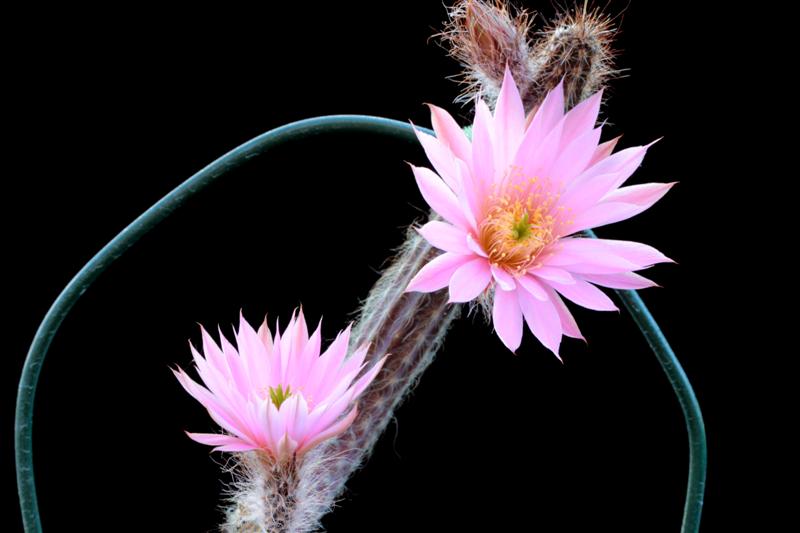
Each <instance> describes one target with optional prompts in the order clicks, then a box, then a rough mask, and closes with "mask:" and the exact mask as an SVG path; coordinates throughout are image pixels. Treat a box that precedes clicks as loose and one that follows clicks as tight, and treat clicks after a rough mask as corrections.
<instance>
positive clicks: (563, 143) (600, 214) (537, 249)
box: [406, 69, 673, 357]
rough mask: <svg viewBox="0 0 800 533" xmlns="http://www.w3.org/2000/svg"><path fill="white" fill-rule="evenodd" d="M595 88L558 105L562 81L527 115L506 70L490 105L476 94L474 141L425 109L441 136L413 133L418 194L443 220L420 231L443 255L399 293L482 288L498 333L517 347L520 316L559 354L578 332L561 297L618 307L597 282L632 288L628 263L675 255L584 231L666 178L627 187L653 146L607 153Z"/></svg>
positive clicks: (441, 114) (460, 296) (637, 279)
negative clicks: (419, 158)
mask: <svg viewBox="0 0 800 533" xmlns="http://www.w3.org/2000/svg"><path fill="white" fill-rule="evenodd" d="M601 97H602V96H601V92H597V93H595V94H594V95H592V96H591V97H590V98H588V99H586V100H584V101H583V102H581V103H580V104H578V105H577V106H575V107H574V108H573V109H571V110H570V111H569V112H566V113H565V112H564V108H565V104H564V91H563V86H562V84H561V83H559V84H558V86H556V87H555V88H554V89H553V90H551V91H549V92H548V93H547V96H546V97H545V98H544V100H543V101H542V103H541V105H540V106H539V107H538V108H537V110H536V111H535V112H534V113H533V114H532V115H529V116H528V117H526V115H525V111H524V109H523V104H522V101H521V99H520V96H519V92H518V90H517V87H516V85H515V83H514V80H513V79H512V76H511V74H510V72H509V71H508V69H506V73H505V78H504V80H503V85H502V88H501V90H500V94H499V96H498V98H497V104H496V106H495V112H494V114H492V112H491V111H490V110H489V107H488V106H487V104H486V103H485V102H483V101H482V100H478V101H477V108H476V113H475V121H474V124H473V126H472V138H471V139H469V138H468V137H467V136H466V135H465V133H464V131H463V130H462V129H461V128H460V127H459V126H458V125H457V124H456V122H455V120H454V119H453V118H452V117H451V116H450V115H449V114H448V113H447V112H446V111H444V110H443V109H440V108H438V107H435V106H431V114H432V122H433V128H434V130H435V132H436V137H433V136H430V135H427V134H425V133H423V132H420V131H417V136H418V138H419V140H420V142H421V144H422V146H423V148H424V149H425V153H426V155H427V156H428V159H429V160H430V162H431V164H432V166H433V168H434V169H435V170H436V172H434V171H433V170H429V169H427V168H421V167H413V166H412V169H413V172H414V175H415V177H416V181H417V185H418V186H419V189H420V192H421V193H422V196H423V198H424V199H425V201H426V202H427V203H428V204H429V205H430V207H431V208H432V209H433V210H434V211H435V212H436V213H437V214H438V215H439V216H440V217H441V218H442V219H443V220H432V221H430V222H428V223H427V224H425V225H424V226H422V227H421V228H419V232H420V233H421V234H422V236H423V237H424V238H425V239H426V240H427V241H428V242H430V243H431V245H432V246H434V247H436V248H438V249H440V250H442V251H443V252H444V253H442V254H441V255H439V256H437V257H435V258H434V259H433V260H431V261H430V262H429V263H427V264H426V265H425V266H424V267H423V268H422V269H421V270H420V271H419V272H418V273H417V274H416V276H415V277H414V278H413V279H412V280H411V282H410V283H409V286H408V288H407V289H406V290H408V291H421V292H432V291H436V290H439V289H443V288H445V287H448V288H449V291H450V301H451V302H468V301H471V300H474V299H476V298H479V297H482V296H485V297H491V298H493V300H492V322H493V325H494V328H495V331H496V332H497V334H498V336H499V337H500V339H501V341H502V342H503V343H504V344H505V345H506V346H507V347H508V348H509V349H510V350H512V351H515V350H516V349H517V348H518V347H519V345H520V343H521V339H522V332H523V321H524V322H526V323H527V324H528V327H529V328H530V329H531V331H532V332H533V334H534V335H535V336H536V337H537V338H538V339H539V341H540V342H541V343H542V344H543V345H544V346H546V347H547V348H549V349H550V350H551V351H552V352H553V353H554V354H555V355H556V356H557V357H558V350H559V345H560V342H561V338H562V335H568V336H570V337H576V338H583V337H582V335H581V333H580V330H579V329H578V325H577V324H576V322H575V320H574V318H573V316H572V314H571V313H570V311H569V309H568V308H567V307H566V305H565V304H564V301H563V300H562V298H566V299H567V300H569V301H571V302H573V303H575V304H578V305H580V306H583V307H586V308H589V309H594V310H598V311H609V310H616V309H617V308H616V306H615V305H614V303H613V302H612V301H611V300H610V299H609V297H608V296H607V295H606V294H604V293H603V292H602V291H601V290H600V289H598V288H597V286H598V285H599V286H601V287H610V288H620V289H639V288H643V287H649V286H653V285H654V283H653V282H651V281H650V280H648V279H646V278H644V277H643V276H641V275H639V274H636V273H635V271H637V270H641V269H644V268H647V267H649V266H651V265H654V264H656V263H661V262H665V261H670V259H668V258H667V257H665V256H664V255H663V254H661V253H660V252H659V251H657V250H656V249H654V248H652V247H650V246H647V245H645V244H640V243H636V242H630V241H621V240H609V239H589V238H584V237H582V236H581V234H580V232H581V231H583V230H586V229H590V228H595V227H598V226H603V225H606V224H611V223H613V222H617V221H620V220H625V219H627V218H630V217H632V216H634V215H636V214H638V213H641V212H642V211H644V210H646V209H647V208H649V207H650V206H652V205H653V204H654V203H655V202H656V201H658V200H659V199H660V198H661V197H662V196H664V194H666V192H667V191H668V190H669V189H670V187H672V185H673V183H646V184H642V185H632V186H624V187H623V186H622V185H623V184H624V183H625V181H626V180H627V179H628V178H629V177H630V176H631V174H632V173H633V172H634V170H636V168H637V167H638V166H639V165H640V163H641V161H642V159H643V158H644V155H645V152H646V151H647V149H648V148H649V146H650V145H647V146H636V147H633V148H628V149H625V150H622V151H619V152H617V153H612V152H613V150H614V147H615V144H616V139H615V140H611V141H608V142H605V143H602V144H601V143H600V136H601V131H602V128H601V127H595V124H596V122H597V115H598V112H599V109H600V102H601Z"/></svg>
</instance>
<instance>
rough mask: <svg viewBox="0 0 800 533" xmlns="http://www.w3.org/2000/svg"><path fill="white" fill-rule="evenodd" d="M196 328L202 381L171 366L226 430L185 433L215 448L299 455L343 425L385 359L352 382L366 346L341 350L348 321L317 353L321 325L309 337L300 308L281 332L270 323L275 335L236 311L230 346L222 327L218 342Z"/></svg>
mask: <svg viewBox="0 0 800 533" xmlns="http://www.w3.org/2000/svg"><path fill="white" fill-rule="evenodd" d="M321 325H322V322H321V321H320V326H321ZM201 331H202V337H203V353H204V355H205V357H203V356H201V355H200V354H199V353H198V352H197V350H195V348H194V346H192V345H191V344H190V345H189V346H190V348H191V350H192V355H193V356H194V362H195V367H196V368H197V372H198V374H200V378H201V379H202V381H203V383H204V384H205V385H206V387H207V388H205V387H202V386H200V385H199V384H198V383H196V382H195V381H193V380H192V379H191V378H190V377H189V376H188V375H187V374H186V373H185V372H184V371H183V370H181V369H180V368H179V369H178V370H177V371H174V373H175V376H176V377H177V378H178V381H180V383H181V385H183V388H184V389H186V392H188V393H189V394H191V395H192V397H193V398H194V399H195V400H197V401H198V402H200V403H201V404H202V405H203V407H205V408H206V409H208V414H209V415H211V418H212V419H213V420H214V422H216V423H217V424H219V425H220V426H221V427H222V429H224V430H225V431H226V432H227V433H225V434H214V433H187V434H188V435H189V437H191V438H192V439H194V440H196V441H197V442H200V443H202V444H208V445H210V446H216V447H215V448H214V451H225V452H244V451H248V450H263V451H265V452H267V453H268V454H270V456H272V457H273V458H274V459H275V460H278V461H282V460H285V459H288V458H290V457H292V456H296V457H297V458H299V457H301V456H302V455H303V454H304V453H305V452H307V451H308V450H309V449H311V448H312V447H314V446H315V445H317V444H319V443H320V442H322V441H324V440H326V439H330V438H332V437H335V436H336V435H338V434H340V433H341V432H343V431H344V430H345V429H347V428H348V426H350V424H351V423H352V422H353V420H354V419H355V417H356V414H357V412H358V411H357V407H356V406H354V405H353V406H352V408H351V407H350V406H351V405H352V404H353V402H354V400H355V399H356V398H357V397H358V396H359V394H361V392H362V391H363V390H364V389H365V388H366V387H367V385H369V384H370V382H371V381H372V380H373V378H374V377H375V376H376V375H377V373H378V371H379V370H380V369H381V366H382V365H383V361H384V360H385V357H384V358H383V359H381V360H380V361H379V362H378V363H376V364H374V365H373V366H372V368H370V369H369V370H368V371H367V372H365V373H364V374H363V375H362V376H361V377H360V378H359V379H358V380H356V381H355V383H353V380H354V379H355V378H356V376H358V375H359V374H360V373H361V371H362V370H363V369H364V367H365V366H366V365H365V363H364V358H365V357H366V354H367V349H368V346H366V345H365V346H361V347H360V348H358V349H357V350H356V351H355V353H353V354H352V355H351V356H350V357H346V355H347V346H348V342H349V341H350V327H349V326H348V328H347V329H345V330H344V331H343V332H340V333H339V335H338V336H337V337H336V339H335V340H334V341H333V342H332V343H331V345H330V346H329V347H328V349H327V350H326V351H325V353H323V354H322V355H320V343H321V339H320V327H319V326H318V327H317V330H316V331H314V333H313V334H312V335H311V336H310V337H309V335H308V328H307V326H306V322H305V318H304V317H303V311H302V310H301V311H300V314H299V316H294V315H293V316H292V319H291V320H290V321H289V325H288V326H286V329H285V330H284V331H283V335H282V336H281V334H280V333H279V332H278V327H277V325H276V327H275V339H273V338H272V335H271V334H270V331H269V329H268V327H267V323H266V321H265V322H264V324H262V325H261V327H260V328H259V330H258V332H256V331H255V330H254V329H253V328H252V327H251V326H250V324H248V323H247V321H245V319H244V317H240V320H239V331H238V332H235V338H236V345H237V348H234V347H233V346H232V345H231V343H230V342H228V340H227V339H226V338H225V337H224V336H223V335H222V333H221V332H220V342H221V345H222V347H220V346H218V345H217V343H216V342H214V340H213V339H212V338H211V336H210V335H209V334H208V333H207V332H206V331H205V330H204V329H202V328H201ZM295 454H296V455H295Z"/></svg>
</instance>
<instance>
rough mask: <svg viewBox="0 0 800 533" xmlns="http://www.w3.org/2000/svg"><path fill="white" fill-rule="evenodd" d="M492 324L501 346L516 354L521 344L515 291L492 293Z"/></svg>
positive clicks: (520, 323)
mask: <svg viewBox="0 0 800 533" xmlns="http://www.w3.org/2000/svg"><path fill="white" fill-rule="evenodd" d="M492 323H493V324H494V329H495V331H497V336H498V337H500V340H501V341H503V344H505V345H506V347H507V348H508V349H509V350H511V351H512V352H516V351H517V348H519V345H520V343H521V342H522V310H521V309H520V307H519V301H518V299H517V294H516V291H504V290H502V289H497V290H495V291H494V305H493V306H492Z"/></svg>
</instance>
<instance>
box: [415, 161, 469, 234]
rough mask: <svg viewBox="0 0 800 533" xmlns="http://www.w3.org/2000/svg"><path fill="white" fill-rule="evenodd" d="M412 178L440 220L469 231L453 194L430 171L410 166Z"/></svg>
mask: <svg viewBox="0 0 800 533" xmlns="http://www.w3.org/2000/svg"><path fill="white" fill-rule="evenodd" d="M411 169H412V170H413V172H414V177H415V178H416V180H417V186H418V187H419V192H420V193H422V197H423V198H424V199H425V201H426V202H427V203H428V205H429V206H430V207H431V209H433V210H434V211H436V212H437V213H438V214H439V215H440V216H441V217H442V218H444V219H445V220H447V221H448V222H450V223H451V224H453V225H455V226H458V227H460V228H462V229H464V230H468V229H469V223H468V222H467V219H466V218H465V217H464V213H462V211H461V206H460V205H459V202H458V198H457V197H456V195H455V193H454V192H453V191H452V190H451V189H450V188H449V187H448V186H447V185H446V184H445V183H444V182H443V181H442V180H441V178H439V176H437V175H436V174H435V173H434V172H433V171H432V170H429V169H427V168H423V167H415V166H414V165H411Z"/></svg>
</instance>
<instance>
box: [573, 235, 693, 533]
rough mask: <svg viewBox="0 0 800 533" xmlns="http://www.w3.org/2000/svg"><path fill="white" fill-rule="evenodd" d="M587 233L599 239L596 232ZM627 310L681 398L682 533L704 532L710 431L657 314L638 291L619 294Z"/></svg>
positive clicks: (679, 399) (618, 292)
mask: <svg viewBox="0 0 800 533" xmlns="http://www.w3.org/2000/svg"><path fill="white" fill-rule="evenodd" d="M586 234H587V235H589V236H590V237H592V238H595V239H596V238H597V236H596V235H595V234H594V232H593V231H591V230H588V231H586ZM616 293H617V295H619V297H620V299H621V300H622V303H623V304H624V305H625V309H627V310H628V312H629V313H630V315H631V317H633V321H634V322H636V325H637V326H639V330H640V331H641V332H642V334H643V335H644V338H645V339H646V340H647V344H649V345H650V349H651V350H653V353H654V354H655V355H656V358H658V362H659V363H661V368H662V369H664V373H665V374H666V375H667V379H669V382H670V384H671V385H672V390H674V391H675V395H676V396H677V397H678V402H679V403H680V404H681V409H682V410H683V417H684V419H685V421H686V430H687V432H688V434H689V482H688V487H687V489H686V503H685V504H684V507H683V522H682V524H681V532H682V533H697V531H699V530H700V516H701V514H702V512H703V495H704V493H705V486H706V461H707V455H708V451H707V448H706V429H705V426H704V424H703V413H702V412H701V411H700V404H699V403H698V402H697V396H695V394H694V390H693V389H692V385H691V383H689V378H688V377H686V372H684V371H683V367H682V366H681V364H680V362H679V361H678V358H677V357H676V356H675V352H673V351H672V347H670V345H669V342H668V341H667V338H666V337H664V334H663V333H662V332H661V328H659V327H658V324H657V323H656V321H655V319H654V318H653V315H652V314H650V311H649V310H648V309H647V306H646V305H645V304H644V302H643V301H642V298H641V297H640V296H639V294H638V293H637V292H636V291H625V290H618V291H616Z"/></svg>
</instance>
